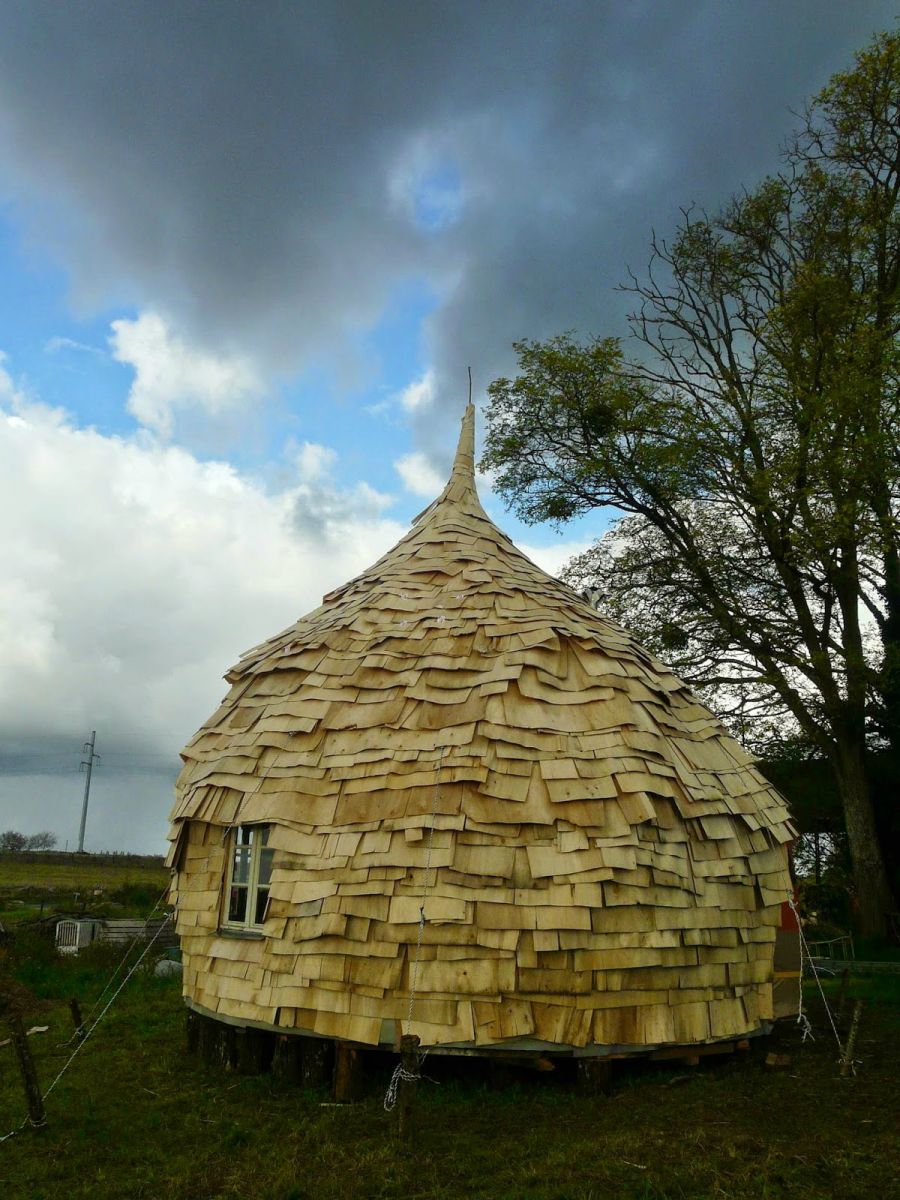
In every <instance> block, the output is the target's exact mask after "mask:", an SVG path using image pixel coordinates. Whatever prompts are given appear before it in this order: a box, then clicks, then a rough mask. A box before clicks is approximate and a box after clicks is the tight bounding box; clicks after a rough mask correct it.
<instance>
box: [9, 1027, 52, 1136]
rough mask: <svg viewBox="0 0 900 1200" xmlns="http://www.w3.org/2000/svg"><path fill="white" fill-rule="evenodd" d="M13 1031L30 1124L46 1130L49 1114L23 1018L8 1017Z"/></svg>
mask: <svg viewBox="0 0 900 1200" xmlns="http://www.w3.org/2000/svg"><path fill="white" fill-rule="evenodd" d="M7 1019H8V1021H9V1027H10V1029H11V1030H12V1042H13V1047H14V1049H15V1052H16V1058H17V1059H18V1060H19V1069H20V1070H21V1072H22V1083H23V1085H24V1088H25V1100H26V1103H27V1104H28V1123H29V1125H30V1126H31V1128H32V1129H46V1127H47V1114H46V1112H45V1111H44V1100H43V1097H42V1096H41V1086H40V1084H39V1083H38V1076H37V1068H36V1067H35V1065H34V1059H33V1058H32V1057H31V1048H30V1047H29V1045H28V1038H27V1036H26V1034H25V1027H24V1026H23V1024H22V1019H21V1017H8V1018H7Z"/></svg>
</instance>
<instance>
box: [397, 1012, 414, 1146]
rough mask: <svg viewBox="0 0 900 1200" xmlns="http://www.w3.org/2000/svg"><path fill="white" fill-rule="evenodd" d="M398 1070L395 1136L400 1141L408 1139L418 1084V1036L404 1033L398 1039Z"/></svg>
mask: <svg viewBox="0 0 900 1200" xmlns="http://www.w3.org/2000/svg"><path fill="white" fill-rule="evenodd" d="M400 1070H401V1075H400V1079H399V1081H398V1084H397V1134H398V1136H399V1137H400V1140H401V1141H406V1140H407V1139H408V1137H409V1132H410V1127H411V1125H412V1111H413V1104H414V1102H415V1098H416V1086H417V1084H418V1082H419V1035H418V1034H417V1033H405V1034H404V1035H403V1037H401V1039H400Z"/></svg>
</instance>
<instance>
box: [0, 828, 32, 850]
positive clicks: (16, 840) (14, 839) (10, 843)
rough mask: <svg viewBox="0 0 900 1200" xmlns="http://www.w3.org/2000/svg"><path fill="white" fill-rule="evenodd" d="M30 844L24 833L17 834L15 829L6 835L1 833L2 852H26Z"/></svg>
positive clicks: (8, 830)
mask: <svg viewBox="0 0 900 1200" xmlns="http://www.w3.org/2000/svg"><path fill="white" fill-rule="evenodd" d="M27 843H28V838H27V837H26V836H25V834H24V833H17V832H16V831H15V829H7V831H6V832H5V833H0V851H5V852H7V853H8V852H9V851H14V852H16V853H17V852H18V851H19V850H24V849H25V846H26V845H27Z"/></svg>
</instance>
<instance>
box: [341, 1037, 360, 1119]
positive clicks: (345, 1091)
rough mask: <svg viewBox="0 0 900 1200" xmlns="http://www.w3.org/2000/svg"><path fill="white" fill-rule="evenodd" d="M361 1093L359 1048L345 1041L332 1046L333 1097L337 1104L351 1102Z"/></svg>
mask: <svg viewBox="0 0 900 1200" xmlns="http://www.w3.org/2000/svg"><path fill="white" fill-rule="evenodd" d="M361 1095H362V1060H361V1058H360V1053H359V1050H358V1049H357V1048H356V1047H355V1046H350V1045H348V1044H347V1042H336V1043H335V1046H334V1098H335V1100H336V1101H337V1103H338V1104H353V1103H355V1102H356V1101H357V1100H358V1099H359V1098H360V1096H361Z"/></svg>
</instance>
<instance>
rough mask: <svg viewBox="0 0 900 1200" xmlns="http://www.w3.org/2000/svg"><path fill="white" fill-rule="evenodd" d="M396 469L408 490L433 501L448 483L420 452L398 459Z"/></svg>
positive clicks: (395, 464)
mask: <svg viewBox="0 0 900 1200" xmlns="http://www.w3.org/2000/svg"><path fill="white" fill-rule="evenodd" d="M394 469H395V470H396V471H397V473H398V475H399V476H400V478H401V479H402V480H403V486H404V487H405V488H406V490H407V491H408V492H412V493H413V494H414V495H416V496H425V497H427V498H429V499H432V500H433V499H434V497H435V496H437V495H438V493H439V492H441V491H442V490H443V487H444V483H445V482H446V481H445V480H444V479H443V478H442V477H441V476H440V475H439V474H438V472H437V471H436V470H435V469H434V467H433V466H432V465H431V463H430V462H429V461H428V459H427V457H426V456H425V455H424V454H422V453H420V452H419V451H416V452H414V453H413V454H405V455H404V456H403V457H402V458H398V459H397V460H396V461H395V462H394Z"/></svg>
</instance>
